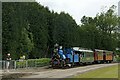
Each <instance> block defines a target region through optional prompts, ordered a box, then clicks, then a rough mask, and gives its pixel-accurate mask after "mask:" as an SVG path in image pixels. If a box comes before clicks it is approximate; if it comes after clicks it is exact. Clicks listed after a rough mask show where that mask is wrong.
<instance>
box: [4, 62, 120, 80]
mask: <svg viewBox="0 0 120 80" xmlns="http://www.w3.org/2000/svg"><path fill="white" fill-rule="evenodd" d="M112 65H118V64H117V63H112V64H96V65H87V66H80V67H75V68H69V69H52V68H48V67H43V68H32V69H31V68H30V69H21V70H20V69H19V70H12V71H9V72H3V73H2V76H3V77H2V80H13V79H14V80H16V79H18V78H19V79H25V80H26V79H32V80H33V79H35V78H37V79H40V78H41V79H42V78H71V77H72V76H73V75H78V74H81V73H84V72H86V71H90V70H95V69H98V68H102V67H107V66H112ZM37 79H36V80H37ZM42 80H43V79H42Z"/></svg>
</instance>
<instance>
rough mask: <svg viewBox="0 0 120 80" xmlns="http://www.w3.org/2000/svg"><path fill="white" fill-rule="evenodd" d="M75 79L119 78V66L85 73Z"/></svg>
mask: <svg viewBox="0 0 120 80" xmlns="http://www.w3.org/2000/svg"><path fill="white" fill-rule="evenodd" d="M74 78H118V65H115V66H109V67H104V68H99V69H96V70H93V71H89V72H85V73H83V74H79V75H77V76H74Z"/></svg>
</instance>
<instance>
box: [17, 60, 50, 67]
mask: <svg viewBox="0 0 120 80" xmlns="http://www.w3.org/2000/svg"><path fill="white" fill-rule="evenodd" d="M49 62H50V59H49V58H41V59H28V60H22V61H18V62H16V67H17V68H24V67H42V66H47V65H49Z"/></svg>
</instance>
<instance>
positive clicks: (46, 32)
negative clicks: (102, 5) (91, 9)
mask: <svg viewBox="0 0 120 80" xmlns="http://www.w3.org/2000/svg"><path fill="white" fill-rule="evenodd" d="M2 5H3V6H2V53H3V59H5V57H6V54H7V53H10V54H11V57H12V59H19V58H20V56H21V55H26V57H27V59H28V58H33V59H34V58H35V59H36V58H42V57H51V55H52V50H53V48H54V44H55V43H58V44H59V45H62V46H63V47H73V46H79V47H83V48H88V49H105V50H111V51H115V50H116V47H118V48H120V26H119V25H120V18H119V17H118V16H117V15H116V13H115V9H116V7H115V6H112V7H110V8H109V10H108V11H102V12H101V13H98V14H97V13H96V16H95V17H87V16H83V18H82V19H80V20H81V23H82V24H81V25H77V24H76V22H75V20H74V19H73V18H72V16H71V15H69V14H68V13H65V12H61V13H60V14H58V13H56V12H54V11H50V10H49V8H48V7H43V6H42V5H40V4H39V3H37V2H31V3H30V2H29V3H17V2H16V3H15V2H14V3H9V2H8V3H3V4H2Z"/></svg>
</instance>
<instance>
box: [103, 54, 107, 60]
mask: <svg viewBox="0 0 120 80" xmlns="http://www.w3.org/2000/svg"><path fill="white" fill-rule="evenodd" d="M103 60H104V61H105V60H106V53H105V52H103Z"/></svg>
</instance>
